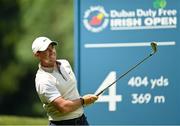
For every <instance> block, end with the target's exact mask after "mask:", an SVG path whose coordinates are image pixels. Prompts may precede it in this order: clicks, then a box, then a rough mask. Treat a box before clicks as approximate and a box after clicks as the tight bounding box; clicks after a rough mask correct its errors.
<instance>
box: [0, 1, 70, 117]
mask: <svg viewBox="0 0 180 126" xmlns="http://www.w3.org/2000/svg"><path fill="white" fill-rule="evenodd" d="M38 36H47V37H49V38H50V39H52V40H55V41H59V44H58V46H57V55H58V58H66V59H68V60H69V61H70V63H71V64H72V63H73V1H72V0H13V1H12V0H1V1H0V41H1V46H0V51H1V53H0V57H1V60H0V82H1V84H0V106H1V109H2V110H1V111H0V114H19V115H33V116H42V115H44V111H43V110H42V106H41V104H39V102H40V101H39V99H38V97H37V94H36V92H35V87H34V78H35V73H36V70H37V66H38V61H37V59H35V58H34V57H33V54H32V50H31V44H32V41H33V40H34V39H35V38H36V37H38ZM32 96H33V97H32ZM12 103H16V104H13V107H11V106H12ZM9 107H10V108H9Z"/></svg>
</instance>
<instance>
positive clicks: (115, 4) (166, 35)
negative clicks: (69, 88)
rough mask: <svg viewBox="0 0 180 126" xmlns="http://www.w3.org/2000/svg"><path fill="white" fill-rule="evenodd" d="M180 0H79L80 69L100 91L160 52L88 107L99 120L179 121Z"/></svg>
mask: <svg viewBox="0 0 180 126" xmlns="http://www.w3.org/2000/svg"><path fill="white" fill-rule="evenodd" d="M179 9H180V1H179V0H151V1H144V0H136V1H132V0H121V1H118V0H99V1H97V0H75V72H76V76H77V78H78V86H79V90H80V93H81V95H84V94H87V93H95V92H97V91H98V90H101V89H103V88H104V87H106V85H108V84H110V83H111V82H113V81H115V80H116V79H117V77H118V76H119V75H121V74H122V73H124V72H126V71H127V70H128V69H129V68H131V67H132V66H133V65H135V64H136V63H138V62H139V61H140V60H141V59H142V58H143V57H145V56H146V55H148V54H149V52H150V51H151V47H150V46H151V45H150V43H151V42H152V41H155V42H157V45H158V52H157V54H156V55H154V56H153V57H151V58H150V59H148V60H147V61H146V62H144V63H143V64H141V66H138V67H137V68H136V69H134V70H133V71H131V72H130V73H128V74H127V75H126V76H125V77H124V78H122V79H121V80H120V81H118V82H117V83H116V84H114V85H113V86H111V87H110V88H109V89H108V90H107V91H106V92H105V93H104V94H102V95H101V96H100V97H99V99H98V101H97V102H96V103H95V104H94V105H92V106H88V107H87V109H86V108H85V112H86V115H87V117H88V120H89V122H90V124H95V125H104V124H106V125H112V124H113V125H180V119H179V117H180V92H179V90H180V84H179V83H180V77H179V75H180V59H179V54H180V46H179V41H180V37H179V33H180V30H179V27H180V22H179V20H180V15H179Z"/></svg>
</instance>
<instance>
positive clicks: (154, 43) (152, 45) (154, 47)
mask: <svg viewBox="0 0 180 126" xmlns="http://www.w3.org/2000/svg"><path fill="white" fill-rule="evenodd" d="M151 48H152V52H151V53H150V54H149V55H148V56H147V57H145V58H144V59H143V60H142V61H140V62H139V63H137V64H136V65H135V66H133V67H132V68H131V69H129V70H128V71H127V72H125V73H124V74H122V75H121V76H120V77H118V78H117V79H116V80H115V81H114V82H113V83H111V84H109V85H108V86H107V87H105V88H104V89H103V90H102V91H100V92H99V93H97V94H95V95H96V96H99V95H100V94H102V93H103V92H104V91H105V90H106V89H108V88H109V87H111V86H112V85H113V84H115V83H116V82H117V81H118V80H120V79H121V78H122V77H124V76H125V75H126V74H128V73H129V72H130V71H132V70H133V69H135V68H136V67H137V66H139V65H140V64H141V63H143V62H144V61H145V60H147V59H148V58H149V57H151V56H153V55H154V54H155V53H156V52H157V44H156V42H151Z"/></svg>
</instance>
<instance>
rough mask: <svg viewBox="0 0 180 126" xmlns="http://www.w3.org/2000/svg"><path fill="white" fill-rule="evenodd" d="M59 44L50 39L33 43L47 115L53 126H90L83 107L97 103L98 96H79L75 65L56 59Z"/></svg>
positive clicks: (37, 87)
mask: <svg viewBox="0 0 180 126" xmlns="http://www.w3.org/2000/svg"><path fill="white" fill-rule="evenodd" d="M55 45H57V42H55V41H51V40H50V39H49V38H47V37H38V38H36V39H35V40H34V41H33V43H32V51H33V54H34V56H35V57H37V59H38V60H39V61H40V63H39V69H38V71H37V73H36V78H35V85H36V91H37V93H38V96H39V98H40V100H41V102H42V104H43V107H44V109H45V110H46V112H47V115H48V119H49V125H50V126H56V125H88V121H87V120H86V117H85V115H84V110H83V107H84V106H87V105H89V104H92V103H94V102H95V101H96V100H97V98H98V97H97V96H95V95H93V94H87V95H85V96H83V97H81V96H80V95H79V93H78V90H77V81H76V78H75V75H74V73H73V71H72V69H71V66H70V64H69V62H68V61H67V60H65V59H56V49H55Z"/></svg>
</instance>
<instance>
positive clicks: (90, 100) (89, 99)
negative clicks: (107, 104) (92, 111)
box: [82, 94, 98, 106]
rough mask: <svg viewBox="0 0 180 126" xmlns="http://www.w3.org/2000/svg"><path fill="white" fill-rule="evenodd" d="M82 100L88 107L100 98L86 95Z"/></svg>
mask: <svg viewBox="0 0 180 126" xmlns="http://www.w3.org/2000/svg"><path fill="white" fill-rule="evenodd" d="M82 98H83V99H84V105H85V106H87V105H90V104H92V103H94V102H95V101H96V100H97V99H98V96H96V95H94V94H87V95H84V96H83V97H82Z"/></svg>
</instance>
